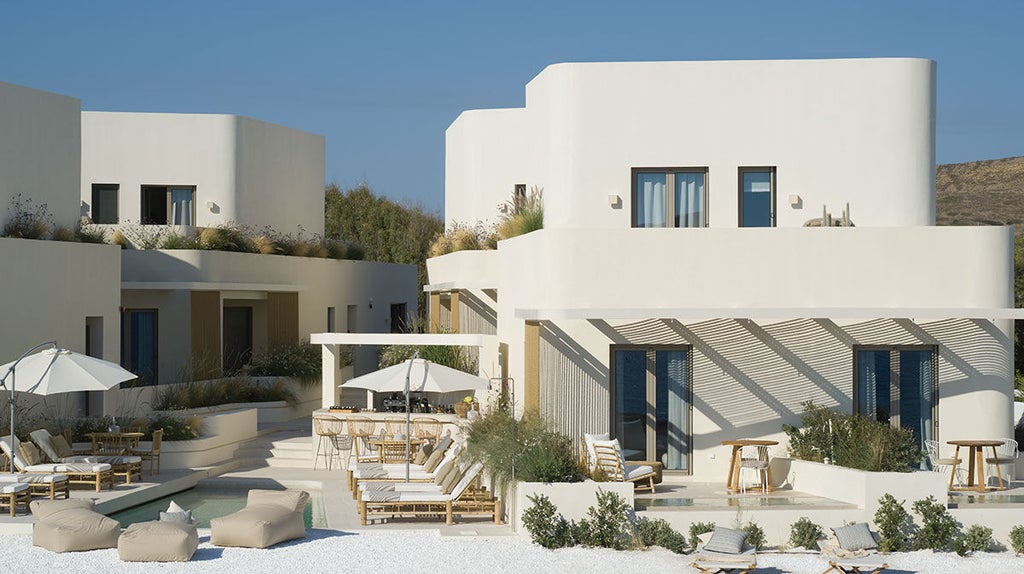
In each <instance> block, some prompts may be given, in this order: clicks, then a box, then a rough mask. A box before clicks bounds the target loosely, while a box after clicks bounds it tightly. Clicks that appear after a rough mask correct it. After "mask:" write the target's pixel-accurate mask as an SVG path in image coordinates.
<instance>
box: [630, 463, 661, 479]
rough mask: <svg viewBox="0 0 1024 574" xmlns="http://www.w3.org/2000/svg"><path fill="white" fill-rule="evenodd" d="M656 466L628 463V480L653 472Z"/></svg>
mask: <svg viewBox="0 0 1024 574" xmlns="http://www.w3.org/2000/svg"><path fill="white" fill-rule="evenodd" d="M653 473H654V468H653V467H650V466H647V465H646V464H627V465H626V480H630V479H633V478H637V477H639V476H646V475H648V474H653Z"/></svg>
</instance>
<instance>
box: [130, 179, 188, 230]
mask: <svg viewBox="0 0 1024 574" xmlns="http://www.w3.org/2000/svg"><path fill="white" fill-rule="evenodd" d="M140 219H141V221H142V223H143V224H146V225H195V220H196V188H195V187H189V186H167V185H144V186H142V216H141V218H140Z"/></svg>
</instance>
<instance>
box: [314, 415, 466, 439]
mask: <svg viewBox="0 0 1024 574" xmlns="http://www.w3.org/2000/svg"><path fill="white" fill-rule="evenodd" d="M317 415H330V416H333V417H337V418H339V419H341V420H347V419H348V417H361V418H365V419H370V420H372V421H375V422H376V423H377V426H376V428H375V429H374V434H379V433H380V431H381V430H382V429H383V428H384V420H385V419H404V418H405V413H404V412H401V413H392V412H380V411H375V412H369V411H359V412H356V413H345V412H336V411H331V410H330V409H325V408H320V409H317V410H315V411H313V416H317ZM418 418H431V419H435V420H438V421H441V423H442V425H443V426H442V431H441V432H442V433H444V432H448V431H451V435H452V436H453V437H455V436H458V435H460V434H462V432H463V428H464V427H465V426H466V425H468V424H469V421H468V420H467V419H465V418H462V417H460V416H458V415H455V414H444V413H415V412H414V413H411V414H410V420H415V419H418ZM346 430H347V427H346Z"/></svg>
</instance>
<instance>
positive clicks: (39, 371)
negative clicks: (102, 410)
mask: <svg viewBox="0 0 1024 574" xmlns="http://www.w3.org/2000/svg"><path fill="white" fill-rule="evenodd" d="M40 349H42V350H40ZM37 351H38V352H37ZM0 373H3V378H0V386H3V387H4V388H6V389H9V390H10V391H11V440H14V438H13V437H14V392H15V391H16V390H18V391H21V392H25V393H32V394H36V395H53V394H57V393H71V392H75V391H106V390H108V389H110V388H112V387H113V386H115V385H117V384H118V383H123V382H125V381H130V380H132V379H134V378H136V377H137V375H135V374H133V373H132V372H130V371H126V370H125V369H123V368H121V366H120V365H118V364H117V363H111V362H110V361H104V360H103V359H97V358H96V357H90V356H89V355H83V354H81V353H75V352H74V351H69V350H67V349H59V348H57V343H56V342H54V341H50V342H48V343H43V344H41V345H36V346H35V347H33V348H31V349H29V350H28V351H26V352H25V353H24V354H23V355H22V356H20V357H18V358H17V359H16V360H14V361H11V362H10V363H7V364H6V365H2V366H0ZM16 379H18V380H21V381H24V382H25V388H23V389H16V388H15V381H16Z"/></svg>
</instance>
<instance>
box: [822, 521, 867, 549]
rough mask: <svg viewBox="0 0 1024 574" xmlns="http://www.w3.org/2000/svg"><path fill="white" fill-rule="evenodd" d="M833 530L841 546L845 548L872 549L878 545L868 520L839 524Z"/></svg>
mask: <svg viewBox="0 0 1024 574" xmlns="http://www.w3.org/2000/svg"><path fill="white" fill-rule="evenodd" d="M832 532H833V533H835V535H836V540H838V541H839V547H840V548H842V549H843V550H870V549H872V548H876V547H877V546H878V544H877V543H876V542H875V537H874V536H872V535H871V529H870V528H869V527H868V524H867V522H858V523H857V524H851V525H849V526H839V527H837V528H833V529H832Z"/></svg>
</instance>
